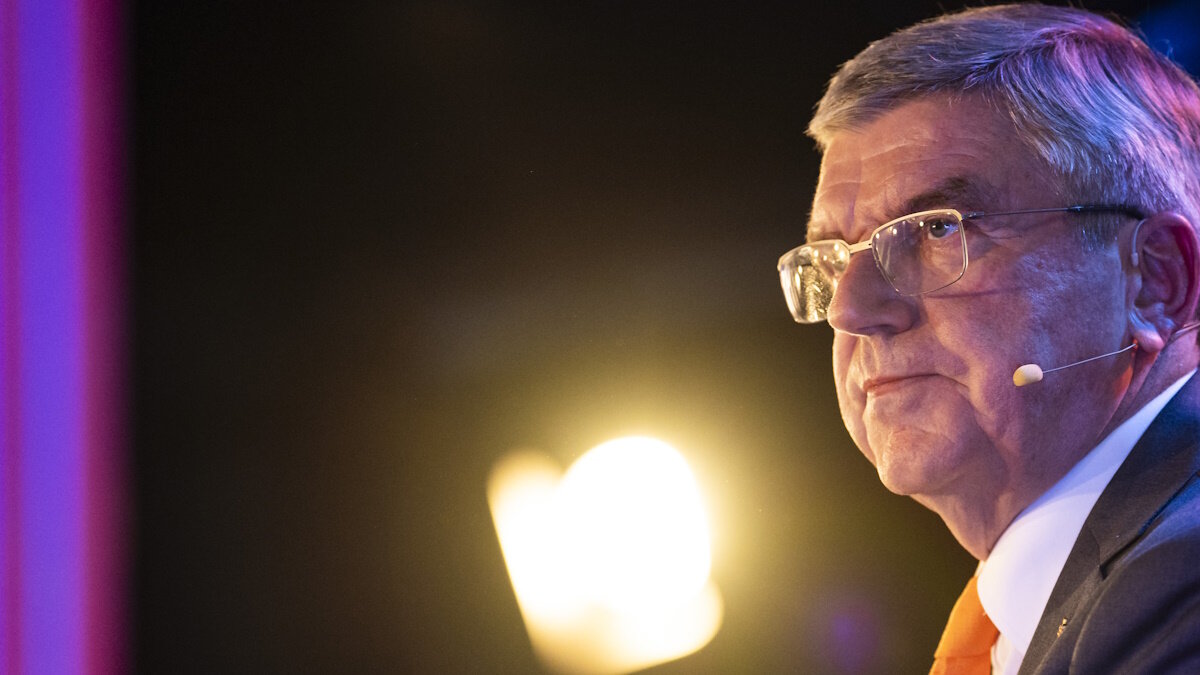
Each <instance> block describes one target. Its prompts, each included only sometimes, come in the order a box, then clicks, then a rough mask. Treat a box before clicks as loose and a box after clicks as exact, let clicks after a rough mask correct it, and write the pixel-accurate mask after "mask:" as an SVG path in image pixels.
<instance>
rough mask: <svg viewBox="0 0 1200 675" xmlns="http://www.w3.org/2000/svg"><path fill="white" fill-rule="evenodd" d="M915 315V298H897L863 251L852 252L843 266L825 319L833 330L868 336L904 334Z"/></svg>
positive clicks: (895, 291)
mask: <svg viewBox="0 0 1200 675" xmlns="http://www.w3.org/2000/svg"><path fill="white" fill-rule="evenodd" d="M860 254H865V255H860ZM916 314H917V311H916V298H913V297H909V296H904V295H901V294H900V293H899V292H898V291H897V290H896V289H895V288H894V287H893V286H892V284H891V282H889V281H888V280H887V278H885V277H884V276H883V272H881V271H880V270H879V267H878V266H877V265H876V263H875V259H874V258H873V257H872V255H871V254H870V253H868V251H867V250H864V251H858V252H856V253H855V254H854V255H852V256H851V257H850V260H849V261H848V262H847V263H846V267H845V271H844V272H843V273H842V275H841V277H840V278H839V279H838V284H837V288H836V289H835V290H834V293H833V299H832V300H830V302H829V309H828V311H827V314H826V319H827V320H828V321H829V325H830V326H832V327H833V328H834V329H835V330H838V331H841V332H844V333H853V334H856V335H870V334H873V333H880V332H886V333H898V332H901V331H903V330H907V329H908V328H909V327H911V326H912V324H913V322H914V321H915V319H916Z"/></svg>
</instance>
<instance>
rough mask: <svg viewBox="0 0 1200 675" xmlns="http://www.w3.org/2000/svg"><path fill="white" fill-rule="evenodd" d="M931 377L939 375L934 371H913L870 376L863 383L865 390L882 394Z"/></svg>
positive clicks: (878, 394)
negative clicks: (903, 373)
mask: <svg viewBox="0 0 1200 675" xmlns="http://www.w3.org/2000/svg"><path fill="white" fill-rule="evenodd" d="M931 377H937V376H936V375H934V374H933V373H913V374H909V375H880V376H876V377H871V378H868V379H867V381H866V382H864V383H863V388H862V389H863V392H865V393H866V394H868V395H870V396H882V395H884V394H887V393H891V392H894V391H899V390H901V389H903V388H904V387H907V386H909V385H913V384H919V383H920V382H921V381H923V380H927V379H928V378H931Z"/></svg>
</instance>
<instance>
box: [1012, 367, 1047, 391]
mask: <svg viewBox="0 0 1200 675" xmlns="http://www.w3.org/2000/svg"><path fill="white" fill-rule="evenodd" d="M1041 381H1042V369H1041V368H1039V367H1038V366H1037V364H1036V363H1026V364H1025V365H1023V366H1021V367H1020V368H1017V369H1016V370H1015V371H1014V372H1013V384H1015V385H1017V386H1018V387H1024V386H1025V385H1027V384H1033V383H1034V382H1041Z"/></svg>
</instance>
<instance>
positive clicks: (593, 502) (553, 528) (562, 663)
mask: <svg viewBox="0 0 1200 675" xmlns="http://www.w3.org/2000/svg"><path fill="white" fill-rule="evenodd" d="M488 501H489V503H490V504H491V508H492V516H493V519H494V521H495V524H496V531H497V533H498V535H499V537H500V546H501V549H502V550H503V552H504V558H505V562H506V564H507V565H508V571H509V576H510V577H511V579H512V583H513V588H514V590H515V591H516V595H517V601H518V605H519V606H520V608H521V614H522V616H523V617H524V620H525V625H526V628H527V630H528V632H529V636H530V639H531V641H532V643H533V647H534V650H535V652H536V653H537V655H538V656H539V658H540V659H541V660H542V662H543V663H544V664H545V665H546V666H547V667H548V668H550V669H551V670H555V671H559V672H565V673H620V672H628V671H631V670H636V669H640V668H644V667H647V666H650V665H653V664H655V663H661V662H664V661H669V660H672V659H675V658H679V657H681V656H684V655H686V654H689V653H692V652H694V651H696V650H697V649H700V648H701V647H703V646H704V645H705V644H707V643H708V641H709V640H711V639H712V637H713V636H714V635H715V634H716V631H717V629H718V628H719V626H720V623H721V616H722V610H723V605H722V600H721V596H720V593H719V591H718V590H717V588H716V586H715V584H713V583H712V581H711V580H710V579H709V570H710V567H711V562H712V554H711V543H710V535H709V530H708V521H707V518H706V516H705V509H704V504H703V500H702V498H701V494H700V489H699V487H698V485H697V483H696V480H695V478H694V476H693V475H692V472H691V470H690V468H689V467H688V465H687V462H686V461H685V460H684V458H683V457H682V455H680V454H679V452H678V451H677V450H675V449H674V448H672V447H671V446H670V445H668V444H666V443H664V442H662V441H659V440H656V439H653V438H647V437H640V436H638V437H629V438H621V439H617V440H614V441H609V442H607V443H604V444H602V445H599V446H597V447H595V448H593V449H592V450H590V451H589V452H588V453H586V454H585V455H584V456H583V457H581V458H580V459H579V460H577V461H576V462H575V463H574V464H573V465H572V466H571V467H570V468H569V469H568V470H567V471H566V473H565V474H562V472H561V471H560V469H559V468H558V467H557V465H556V464H555V463H554V462H553V461H551V460H550V459H548V458H546V457H544V456H542V455H539V454H537V453H533V452H527V451H526V452H518V453H514V454H512V455H509V456H508V457H506V458H504V459H502V460H501V461H500V462H499V463H497V465H496V466H495V468H494V470H493V472H492V476H491V478H490V481H489V485H488Z"/></svg>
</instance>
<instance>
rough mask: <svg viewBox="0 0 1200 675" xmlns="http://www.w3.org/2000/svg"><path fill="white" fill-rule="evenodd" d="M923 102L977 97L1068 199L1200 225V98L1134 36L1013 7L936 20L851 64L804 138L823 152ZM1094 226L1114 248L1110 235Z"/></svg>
mask: <svg viewBox="0 0 1200 675" xmlns="http://www.w3.org/2000/svg"><path fill="white" fill-rule="evenodd" d="M928 95H943V96H947V95H948V96H950V97H959V96H965V95H972V96H978V97H981V98H982V99H983V100H984V101H986V102H987V103H988V104H989V105H991V106H992V107H994V108H995V109H996V110H998V111H1000V112H1001V113H1002V114H1004V115H1006V116H1007V117H1008V118H1009V119H1011V120H1012V123H1013V126H1014V131H1015V134H1016V137H1017V138H1018V139H1019V140H1020V142H1022V143H1024V144H1025V145H1026V146H1027V147H1028V148H1029V149H1030V150H1031V151H1032V152H1033V153H1034V154H1035V155H1036V156H1038V157H1040V158H1041V159H1042V160H1044V161H1045V162H1046V163H1047V164H1048V165H1049V167H1050V169H1051V171H1052V172H1053V173H1054V174H1055V175H1056V176H1058V177H1059V179H1060V181H1061V184H1060V185H1059V186H1057V187H1058V190H1059V192H1060V194H1059V195H1058V196H1059V197H1060V198H1062V199H1068V200H1072V201H1075V200H1078V201H1090V202H1093V203H1109V204H1130V205H1134V206H1138V207H1141V208H1142V209H1143V210H1144V211H1146V212H1147V213H1154V212H1156V211H1166V210H1172V211H1176V212H1179V213H1180V214H1182V215H1183V216H1185V217H1186V218H1188V220H1189V221H1191V223H1192V224H1193V226H1197V225H1200V219H1198V216H1200V88H1197V86H1196V83H1195V82H1194V81H1193V80H1192V79H1191V77H1189V76H1188V75H1187V73H1185V72H1184V71H1183V70H1181V69H1180V68H1179V67H1178V66H1176V65H1175V64H1174V63H1172V62H1171V61H1170V60H1169V59H1168V58H1166V57H1165V56H1163V55H1161V54H1158V53H1157V52H1155V51H1154V50H1153V49H1151V48H1150V47H1149V46H1148V45H1147V44H1146V43H1145V42H1144V41H1143V40H1141V39H1140V38H1139V37H1138V36H1137V35H1135V34H1134V33H1133V32H1132V31H1130V30H1129V29H1127V28H1124V27H1122V26H1120V25H1118V24H1116V23H1114V22H1113V21H1110V20H1108V19H1106V18H1104V17H1101V16H1098V15H1096V14H1093V13H1091V12H1088V11H1085V10H1081V9H1075V8H1070V7H1050V6H1045V5H1038V4H1014V5H1001V6H995V7H983V8H976V9H970V10H966V11H962V12H959V13H955V14H947V15H945V16H940V17H937V18H934V19H931V20H928V21H925V22H922V23H919V24H916V25H914V26H911V27H909V28H906V29H903V30H899V31H897V32H895V33H893V34H892V35H890V36H888V37H886V38H884V39H882V40H878V41H876V42H874V43H872V44H871V45H869V46H868V47H867V48H866V49H864V50H863V51H862V52H861V53H859V55H858V56H856V57H854V58H853V59H851V60H850V61H848V62H846V63H845V64H843V65H842V66H841V68H840V69H839V70H838V72H837V74H836V75H834V77H833V79H832V80H831V81H830V82H829V87H828V89H827V90H826V92H825V95H824V96H823V97H822V98H821V101H820V102H819V103H818V104H817V108H816V114H815V115H814V116H813V119H812V122H811V123H810V124H809V127H808V135H809V136H811V137H812V138H813V139H814V140H815V141H816V142H817V145H818V147H819V148H820V149H821V150H822V151H824V149H825V148H826V147H827V145H828V143H829V140H830V138H831V136H832V135H833V134H835V133H837V132H839V131H843V130H853V129H857V128H861V127H862V126H863V125H865V124H867V123H869V122H871V121H872V120H874V119H876V118H877V117H879V116H880V115H882V114H884V113H885V112H887V111H889V110H891V109H894V108H895V107H897V106H898V105H899V104H902V103H905V102H908V101H911V100H914V99H918V98H921V97H924V96H928ZM1098 226H1099V227H1100V228H1101V229H1102V231H1096V232H1092V233H1091V234H1092V235H1093V236H1095V237H1098V238H1100V239H1104V240H1110V239H1111V238H1112V237H1113V236H1115V229H1114V227H1113V226H1112V225H1111V223H1110V224H1108V225H1100V224H1098Z"/></svg>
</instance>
